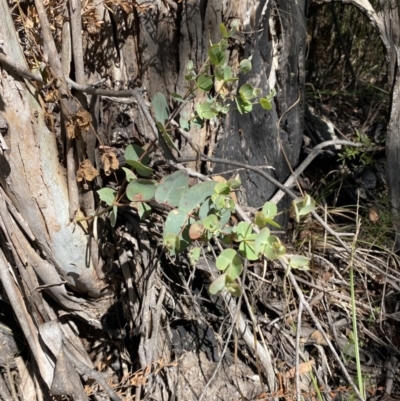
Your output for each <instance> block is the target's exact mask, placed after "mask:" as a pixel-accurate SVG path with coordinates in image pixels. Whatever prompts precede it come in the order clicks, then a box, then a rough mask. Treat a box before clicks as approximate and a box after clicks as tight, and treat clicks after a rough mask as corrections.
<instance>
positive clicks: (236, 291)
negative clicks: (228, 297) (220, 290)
mask: <svg viewBox="0 0 400 401" xmlns="http://www.w3.org/2000/svg"><path fill="white" fill-rule="evenodd" d="M225 289H226V290H227V291H228V292H230V293H231V294H232V295H234V296H235V297H240V296H241V295H242V289H241V288H240V285H239V284H238V283H237V282H236V281H234V280H232V279H231V278H230V277H229V276H226V282H225Z"/></svg>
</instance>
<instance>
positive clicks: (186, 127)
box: [179, 117, 190, 132]
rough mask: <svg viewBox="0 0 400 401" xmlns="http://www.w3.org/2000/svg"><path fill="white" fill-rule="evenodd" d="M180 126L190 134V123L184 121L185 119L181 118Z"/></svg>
mask: <svg viewBox="0 0 400 401" xmlns="http://www.w3.org/2000/svg"><path fill="white" fill-rule="evenodd" d="M179 125H180V127H181V129H183V130H184V131H186V132H189V130H190V124H189V121H188V120H186V119H184V118H183V117H180V118H179Z"/></svg>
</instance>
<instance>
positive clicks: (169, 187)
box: [155, 170, 189, 207]
mask: <svg viewBox="0 0 400 401" xmlns="http://www.w3.org/2000/svg"><path fill="white" fill-rule="evenodd" d="M188 188H189V177H188V175H187V174H186V173H185V172H184V171H182V170H178V171H175V172H174V173H173V174H171V175H168V176H166V177H164V178H163V179H162V180H161V181H160V184H159V185H158V186H157V189H156V193H155V200H156V201H157V202H158V203H165V204H167V205H170V206H174V207H177V206H178V205H179V200H180V199H181V197H182V195H183V194H184V193H185V192H186V191H187V190H188Z"/></svg>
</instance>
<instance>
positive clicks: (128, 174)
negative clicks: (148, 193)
mask: <svg viewBox="0 0 400 401" xmlns="http://www.w3.org/2000/svg"><path fill="white" fill-rule="evenodd" d="M122 170H124V172H125V176H126V181H127V182H131V181H132V180H134V179H135V178H137V177H136V175H135V174H134V172H133V171H132V170H130V169H129V168H126V167H122Z"/></svg>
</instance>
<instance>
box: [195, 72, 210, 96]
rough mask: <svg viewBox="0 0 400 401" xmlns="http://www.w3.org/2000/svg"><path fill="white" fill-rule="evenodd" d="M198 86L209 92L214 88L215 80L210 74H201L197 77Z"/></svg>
mask: <svg viewBox="0 0 400 401" xmlns="http://www.w3.org/2000/svg"><path fill="white" fill-rule="evenodd" d="M196 82H197V87H198V88H199V89H201V90H203V91H205V92H208V91H210V90H211V89H212V87H213V86H214V85H213V81H212V79H211V78H210V77H209V76H208V75H200V76H199V77H198V78H197V81H196Z"/></svg>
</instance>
